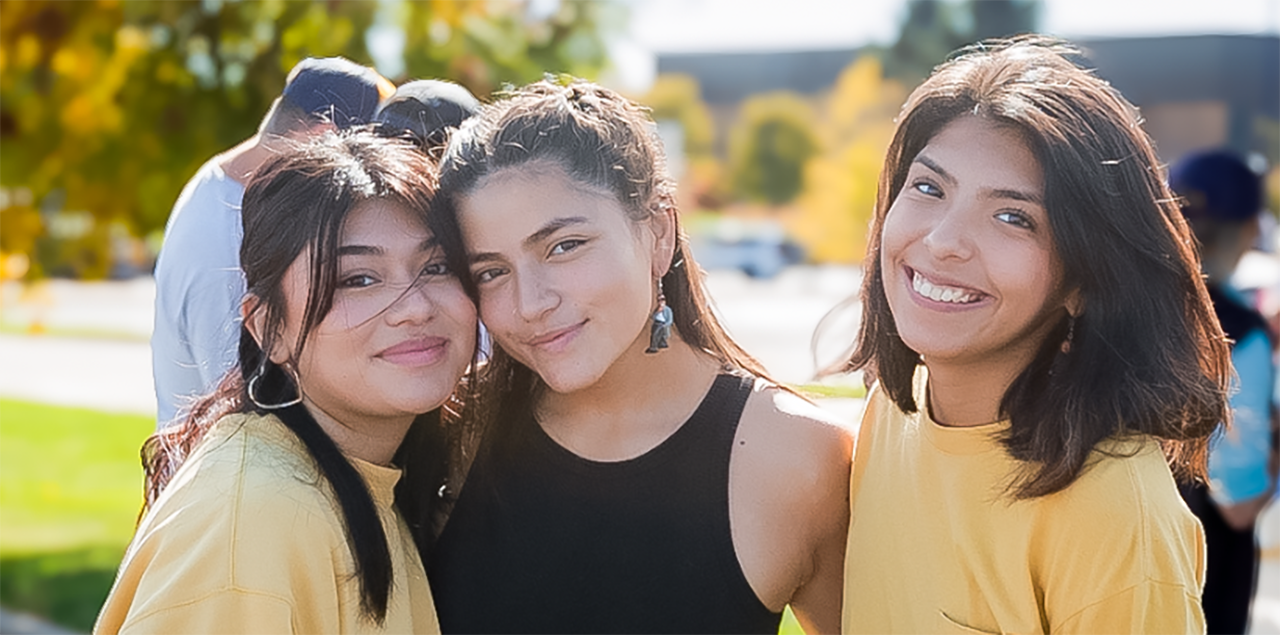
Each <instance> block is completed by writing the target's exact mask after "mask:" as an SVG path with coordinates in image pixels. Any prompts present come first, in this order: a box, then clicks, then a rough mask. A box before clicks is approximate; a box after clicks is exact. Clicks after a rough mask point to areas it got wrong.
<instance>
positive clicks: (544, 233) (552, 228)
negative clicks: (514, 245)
mask: <svg viewBox="0 0 1280 635" xmlns="http://www.w3.org/2000/svg"><path fill="white" fill-rule="evenodd" d="M587 222H588V221H587V217H586V216H565V217H563V218H553V219H551V220H550V221H547V224H546V225H543V226H542V227H541V228H540V229H539V230H538V231H536V232H533V233H532V234H529V236H528V237H527V238H525V239H524V240H522V241H520V242H522V243H523V244H524V246H525V247H532V246H533V245H536V244H537V243H540V242H542V241H543V240H546V238H547V237H548V236H550V235H552V234H554V233H556V232H558V231H560V230H562V229H564V228H565V227H569V226H571V225H582V224H585V223H587Z"/></svg>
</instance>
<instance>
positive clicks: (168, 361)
mask: <svg viewBox="0 0 1280 635" xmlns="http://www.w3.org/2000/svg"><path fill="white" fill-rule="evenodd" d="M394 90H395V86H394V85H393V84H392V83H391V82H390V81H388V80H386V79H385V78H383V77H382V76H381V75H379V74H378V73H377V72H376V71H374V70H373V69H372V68H368V67H366V66H361V65H359V64H356V63H355V62H352V61H350V60H347V59H343V58H339V57H333V58H307V59H304V60H302V61H301V62H299V63H298V64H297V65H296V66H294V68H293V70H291V71H290V72H289V76H288V78H287V79H286V82H285V87H284V90H283V91H282V93H281V95H280V96H279V97H278V98H277V99H276V100H275V102H274V103H273V104H272V106H271V109H270V110H269V111H268V112H267V115H266V116H265V117H264V118H263V120H262V123H261V124H260V126H259V128H258V131H257V133H255V134H254V135H253V136H252V137H249V138H248V139H246V140H245V141H243V142H241V143H240V144H238V145H236V146H235V147H233V148H231V149H230V150H227V151H226V152H223V153H222V154H219V155H217V156H215V157H213V158H212V159H210V160H209V161H208V162H206V163H205V164H204V165H203V166H201V168H200V170H199V171H198V172H196V174H195V176H194V177H192V178H191V180H190V181H188V182H187V184H186V186H185V187H184V188H183V190H182V194H181V195H179V197H178V200H177V202H176V203H174V206H173V210H172V211H171V212H170V214H169V220H168V223H167V224H166V226H165V232H164V245H163V247H162V248H161V249H160V254H159V258H158V259H157V261H156V269H155V279H156V302H155V326H154V330H153V332H152V336H151V355H152V369H153V370H152V372H153V377H154V381H155V390H156V406H157V420H158V427H164V426H165V425H167V424H169V423H171V422H173V421H175V420H176V419H178V418H179V414H180V411H181V410H183V409H184V408H185V407H186V406H187V405H188V404H190V403H191V402H193V401H194V398H195V397H197V396H199V395H202V394H204V393H206V392H208V391H209V390H211V389H212V388H213V387H214V385H215V384H216V383H217V381H218V379H219V378H221V377H222V376H223V374H225V373H226V371H227V369H229V368H231V367H232V365H233V364H234V363H235V359H236V350H237V346H238V344H239V334H240V326H239V324H238V318H239V311H240V300H241V298H242V296H243V295H244V292H245V283H244V278H243V276H242V274H241V272H240V241H241V237H242V235H243V231H242V229H241V225H240V201H241V198H242V197H243V196H244V190H245V185H246V183H247V181H248V180H249V178H250V177H251V176H252V175H253V173H254V171H255V170H257V169H258V167H259V166H261V165H262V164H263V163H264V162H265V161H266V159H267V158H269V157H271V156H273V155H274V154H275V153H276V152H278V150H279V149H280V148H281V147H283V144H287V143H289V140H290V139H298V138H301V137H304V136H307V135H310V134H314V133H316V132H319V131H322V130H327V129H332V128H340V129H345V128H349V127H352V126H356V125H363V124H367V123H369V122H370V121H371V120H372V118H373V114H374V112H375V111H376V110H377V107H378V104H379V103H380V102H381V100H382V99H384V98H386V97H388V96H390V95H391V94H392V93H393V92H394Z"/></svg>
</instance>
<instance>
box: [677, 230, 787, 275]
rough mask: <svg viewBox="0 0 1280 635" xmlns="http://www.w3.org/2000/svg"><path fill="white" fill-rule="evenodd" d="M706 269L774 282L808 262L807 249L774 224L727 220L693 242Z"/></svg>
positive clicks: (694, 238)
mask: <svg viewBox="0 0 1280 635" xmlns="http://www.w3.org/2000/svg"><path fill="white" fill-rule="evenodd" d="M690 245H691V246H692V248H693V256H694V258H696V259H697V261H698V264H699V265H702V267H703V268H704V269H738V270H740V271H742V272H743V273H745V274H747V275H748V276H750V277H752V278H772V277H774V276H776V275H778V274H779V273H781V272H782V270H783V269H785V268H787V267H788V266H790V265H794V264H797V263H799V262H802V261H803V260H804V248H802V247H801V246H800V245H799V244H797V243H796V242H795V241H793V240H791V239H790V238H789V237H787V235H786V233H785V232H784V231H783V230H782V228H781V227H780V226H779V225H777V224H776V223H773V222H767V221H758V222H747V221H741V220H737V219H729V220H725V221H723V222H721V223H717V224H716V226H714V227H712V228H709V229H708V230H704V231H703V232H701V233H699V234H696V235H694V236H692V237H691V238H690Z"/></svg>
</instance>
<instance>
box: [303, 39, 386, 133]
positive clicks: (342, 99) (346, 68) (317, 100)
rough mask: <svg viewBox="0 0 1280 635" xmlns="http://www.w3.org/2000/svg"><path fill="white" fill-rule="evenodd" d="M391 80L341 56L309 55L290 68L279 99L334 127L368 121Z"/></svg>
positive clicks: (361, 123) (344, 126) (343, 126)
mask: <svg viewBox="0 0 1280 635" xmlns="http://www.w3.org/2000/svg"><path fill="white" fill-rule="evenodd" d="M390 87H391V82H389V81H387V80H386V79H385V78H383V77H382V76H381V75H379V74H378V72H377V71H375V70H373V69H372V68H369V67H367V66H361V65H359V64H356V63H355V62H352V61H351V60H348V59H345V58H341V57H325V58H315V57H309V58H307V59H305V60H302V61H301V62H298V65H297V66H294V67H293V70H291V71H289V79H288V80H287V82H286V83H285V86H284V92H283V93H282V94H281V99H282V100H284V101H285V102H287V103H289V104H291V105H293V106H295V107H297V108H299V109H301V110H302V111H304V112H306V113H307V114H308V115H312V116H315V117H320V118H323V119H324V120H326V121H330V122H332V123H333V124H334V125H335V126H337V127H338V128H349V127H351V126H359V125H363V124H366V123H369V122H370V121H372V120H373V113H374V112H375V111H376V110H377V109H378V102H380V101H381V100H382V98H383V96H384V95H385V94H389V93H390V92H391V91H390V90H389V88H390Z"/></svg>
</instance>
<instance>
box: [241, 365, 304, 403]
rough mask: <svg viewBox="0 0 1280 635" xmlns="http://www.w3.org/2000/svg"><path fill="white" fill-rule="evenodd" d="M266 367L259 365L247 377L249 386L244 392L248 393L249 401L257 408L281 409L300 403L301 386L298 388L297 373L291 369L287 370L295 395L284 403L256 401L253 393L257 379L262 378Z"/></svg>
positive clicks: (256, 385) (256, 397)
mask: <svg viewBox="0 0 1280 635" xmlns="http://www.w3.org/2000/svg"><path fill="white" fill-rule="evenodd" d="M268 363H270V362H268ZM266 367H267V366H266V364H263V365H262V366H259V367H258V370H257V372H255V373H253V376H252V377H250V378H249V386H248V388H247V389H246V390H245V392H247V393H249V401H252V402H253V405H255V406H257V407H259V408H262V409H263V410H281V409H284V408H288V407H289V406H296V405H298V404H300V403H302V388H300V387H299V384H298V373H297V372H294V371H293V370H289V374H290V375H291V376H292V377H293V387H294V393H295V395H296V396H295V397H294V398H293V399H292V400H290V401H286V402H284V403H273V404H265V403H262V402H261V401H258V396H257V395H256V394H254V393H255V392H257V387H258V380H259V379H262V376H263V375H264V374H266V371H265V369H266ZM284 368H288V367H287V366H285V367H284Z"/></svg>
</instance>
